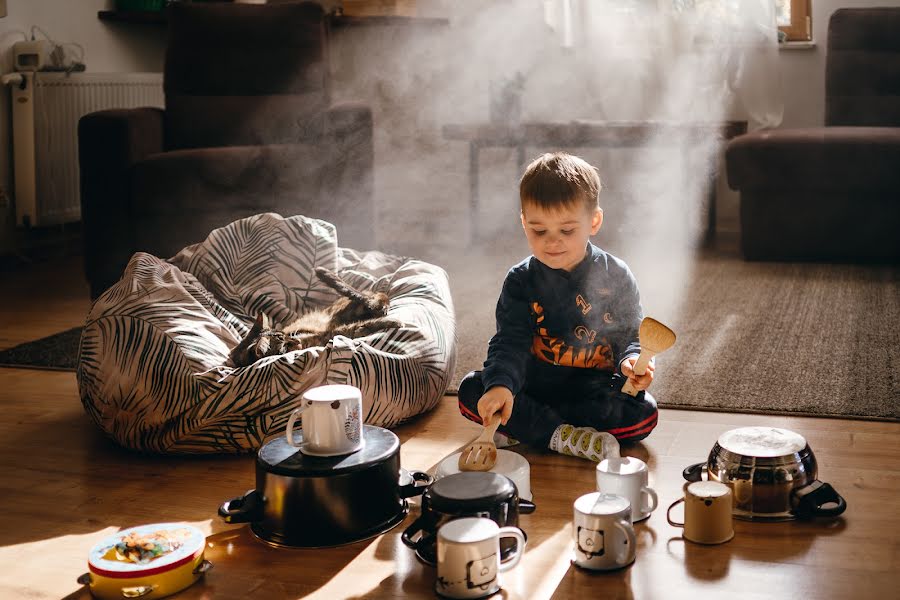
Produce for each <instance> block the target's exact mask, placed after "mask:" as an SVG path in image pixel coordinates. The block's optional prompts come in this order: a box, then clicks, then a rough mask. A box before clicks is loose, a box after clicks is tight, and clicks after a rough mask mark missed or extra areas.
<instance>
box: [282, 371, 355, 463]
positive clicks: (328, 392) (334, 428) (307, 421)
mask: <svg viewBox="0 0 900 600" xmlns="http://www.w3.org/2000/svg"><path fill="white" fill-rule="evenodd" d="M301 416H302V418H303V420H302V427H303V442H302V443H299V444H298V443H296V441H295V440H294V424H295V423H296V422H297V419H298V418H299V417H301ZM285 435H286V436H287V442H288V444H290V445H291V446H294V447H295V448H299V449H300V452H302V453H303V454H309V455H310V456H340V455H343V454H350V453H352V452H356V451H357V450H359V449H360V448H362V447H363V444H364V443H365V440H364V439H363V435H362V392H360V391H359V388H356V387H354V386H352V385H323V386H319V387H314V388H311V389H309V390H307V391H306V393H305V394H303V400H302V401H301V404H300V408H298V409H296V410H294V412H292V413H291V417H290V419H288V424H287V431H286V432H285Z"/></svg>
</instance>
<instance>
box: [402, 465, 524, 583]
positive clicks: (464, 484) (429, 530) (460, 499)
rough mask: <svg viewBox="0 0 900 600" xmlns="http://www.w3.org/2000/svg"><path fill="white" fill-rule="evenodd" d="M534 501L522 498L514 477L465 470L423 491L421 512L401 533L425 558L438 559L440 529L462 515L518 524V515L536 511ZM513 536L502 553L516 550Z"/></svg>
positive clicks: (428, 560)
mask: <svg viewBox="0 0 900 600" xmlns="http://www.w3.org/2000/svg"><path fill="white" fill-rule="evenodd" d="M534 510H535V505H534V503H532V502H530V501H528V500H522V499H520V498H519V491H518V489H517V488H516V484H515V483H513V481H512V479H510V478H509V477H506V476H505V475H500V474H498V473H491V472H487V471H465V472H462V473H456V474H453V475H448V476H447V477H442V478H440V479H438V480H437V481H435V482H434V483H433V484H431V485H430V486H428V488H427V489H426V490H425V493H424V494H423V495H422V514H421V515H420V516H419V518H418V519H416V520H415V521H414V522H413V523H412V525H410V526H409V527H407V528H406V531H404V532H403V534H402V535H401V539H402V540H403V543H404V544H406V545H407V546H409V547H410V548H412V549H413V550H415V551H416V556H418V557H419V559H420V560H422V561H423V562H425V563H427V564H430V565H434V564H435V563H436V562H437V532H438V529H440V527H441V526H442V525H444V523H447V522H448V521H452V520H453V519H458V518H461V517H485V518H488V519H491V520H492V521H494V522H495V523H497V525H499V526H500V527H507V526H514V527H518V526H519V515H520V514H529V513H532V512H534ZM523 533H524V532H523ZM515 548H516V544H515V541H514V540H510V539H502V540H501V541H500V557H501V560H506V559H507V558H508V556H509V555H510V553H512V552H515Z"/></svg>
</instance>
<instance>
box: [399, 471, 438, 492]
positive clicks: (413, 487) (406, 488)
mask: <svg viewBox="0 0 900 600" xmlns="http://www.w3.org/2000/svg"><path fill="white" fill-rule="evenodd" d="M409 476H410V477H412V480H413V481H412V483H407V484H406V485H401V486H400V497H401V498H410V497H412V496H421V495H422V494H423V493H424V492H425V488H427V487H428V486H429V485H431V484H432V483H433V482H434V477H432V476H431V475H429V474H428V473H426V472H424V471H410V472H409Z"/></svg>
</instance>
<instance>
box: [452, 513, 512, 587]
mask: <svg viewBox="0 0 900 600" xmlns="http://www.w3.org/2000/svg"><path fill="white" fill-rule="evenodd" d="M507 537H511V538H514V539H515V540H516V549H515V552H513V553H512V554H510V555H509V557H508V558H507V559H506V560H505V561H504V562H500V540H501V539H502V538H507ZM524 552H525V535H524V534H523V533H522V530H521V529H519V528H518V527H500V526H499V525H497V524H496V523H495V522H494V521H492V520H491V519H485V518H483V517H464V518H461V519H453V520H452V521H448V522H447V523H446V524H444V525H443V526H442V527H441V528H440V529H438V535H437V581H436V582H435V584H434V591H435V592H437V593H438V595H439V596H443V597H445V598H481V597H484V596H488V595H491V594H495V593H497V592H499V591H500V577H499V573H502V572H503V571H508V570H510V569H512V568H513V567H515V566H516V565H517V564H518V563H519V560H520V559H521V558H522V554H523V553H524Z"/></svg>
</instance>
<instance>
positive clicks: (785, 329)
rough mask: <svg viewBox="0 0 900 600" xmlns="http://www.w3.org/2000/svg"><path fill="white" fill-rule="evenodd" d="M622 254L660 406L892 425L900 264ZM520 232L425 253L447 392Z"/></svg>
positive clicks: (481, 346) (475, 361)
mask: <svg viewBox="0 0 900 600" xmlns="http://www.w3.org/2000/svg"><path fill="white" fill-rule="evenodd" d="M610 251H612V252H614V253H617V254H618V255H619V256H622V257H623V258H626V260H627V261H628V262H629V264H630V265H631V268H632V270H633V271H634V272H635V275H636V276H637V278H638V282H639V284H640V287H641V293H642V299H643V304H644V313H645V314H646V315H648V316H653V317H655V318H657V319H659V320H661V321H663V322H664V323H666V324H668V325H670V326H671V327H672V328H673V329H674V330H675V332H676V334H677V336H678V340H677V342H676V344H675V346H674V347H673V348H672V349H671V350H669V351H668V352H666V353H664V354H661V355H660V356H658V357H657V377H656V380H655V381H654V383H653V387H652V388H651V389H652V391H653V394H654V395H655V396H656V398H657V399H658V400H659V402H660V405H661V406H664V407H668V408H691V409H708V410H720V411H728V412H757V413H766V414H789V415H812V416H834V417H858V418H876V419H889V420H900V269H898V267H897V266H890V265H881V266H878V265H871V266H870V265H836V264H807V263H752V262H746V261H744V260H742V259H741V258H740V256H739V255H738V253H737V251H736V249H734V248H733V247H726V248H721V249H719V250H714V251H704V252H690V253H687V254H686V253H674V254H673V255H669V256H665V257H660V256H658V255H657V256H640V255H638V256H633V257H631V256H629V252H628V251H627V250H622V251H617V249H616V248H612V247H611V248H610ZM526 252H527V249H526V248H525V247H524V245H523V244H521V243H520V241H519V236H518V235H511V236H509V237H505V236H504V237H503V238H502V239H498V240H494V241H493V242H492V244H491V246H490V247H488V248H475V247H470V248H468V249H467V250H466V251H465V252H463V253H461V254H459V255H449V254H444V255H443V256H431V257H425V258H426V259H428V260H431V261H432V262H435V263H436V264H441V265H442V266H444V267H445V268H446V269H447V270H448V272H449V273H450V283H451V287H452V289H453V300H454V303H455V306H456V315H457V331H458V336H459V345H458V347H459V355H458V358H457V364H456V371H455V374H454V376H453V379H452V381H453V387H452V388H451V389H450V392H451V393H452V392H454V391H455V388H456V385H458V384H459V381H460V380H461V379H462V377H463V376H464V375H465V374H466V373H468V372H469V371H471V370H473V369H478V368H480V367H481V364H482V361H483V360H484V356H485V350H486V348H487V343H488V340H490V337H491V335H493V333H494V306H495V304H496V300H497V295H498V294H499V292H500V285H501V283H502V280H503V276H504V275H505V273H506V270H507V269H508V268H509V267H510V266H512V265H513V264H514V263H515V262H517V261H518V260H519V259H520V258H521V257H523V256H525V255H526V254H525V253H526ZM79 338H80V328H75V329H72V330H69V331H65V332H62V333H60V334H57V335H54V336H49V337H47V338H43V339H40V340H36V341H34V342H29V343H27V344H21V345H19V346H16V347H14V348H10V349H7V350H3V351H0V366H17V367H26V368H43V369H62V370H75V366H76V361H77V355H78V341H79Z"/></svg>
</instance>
